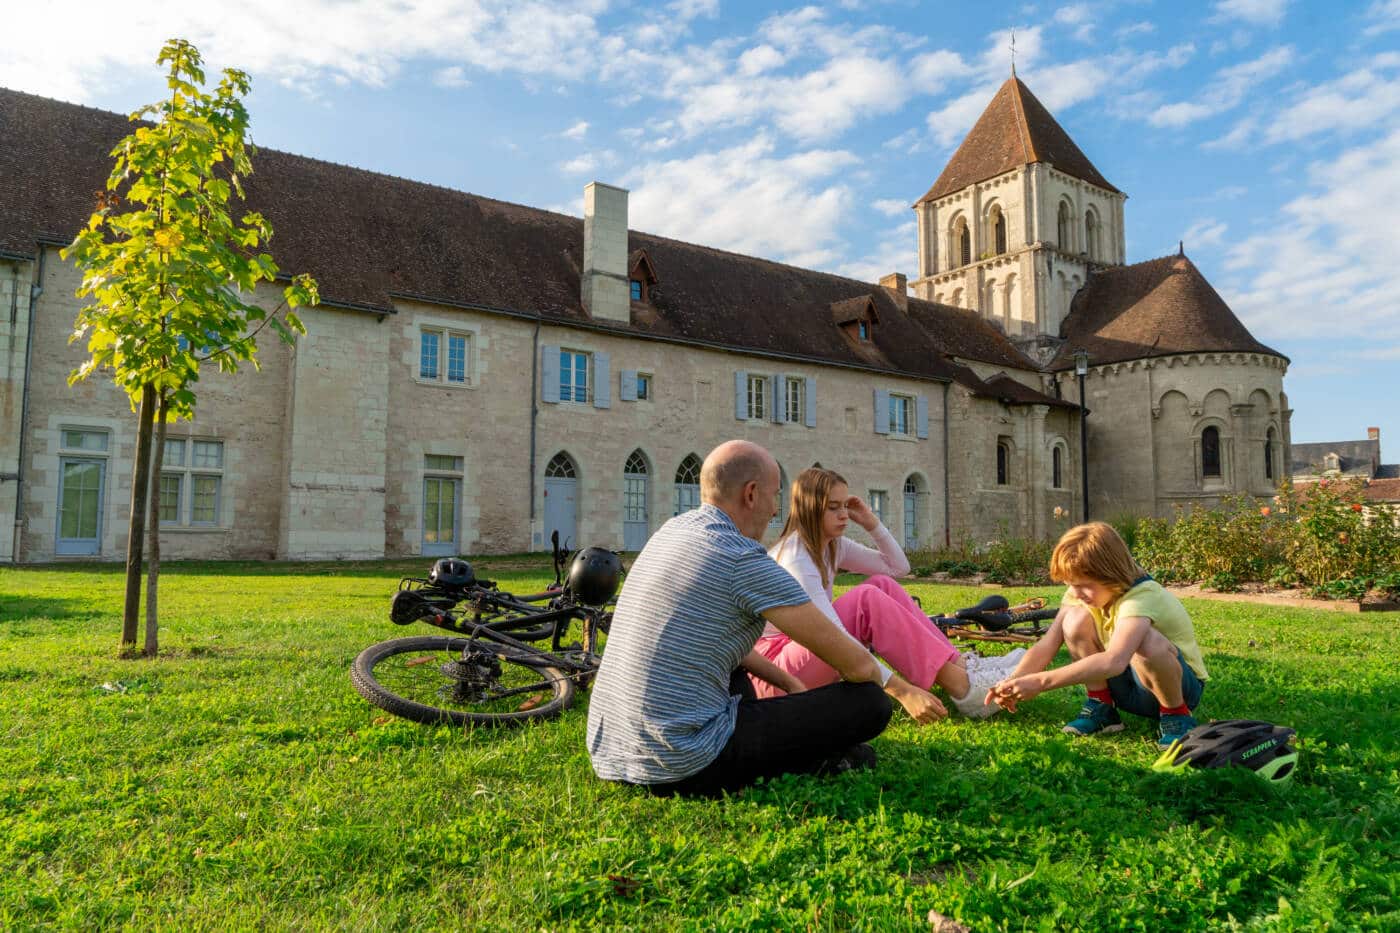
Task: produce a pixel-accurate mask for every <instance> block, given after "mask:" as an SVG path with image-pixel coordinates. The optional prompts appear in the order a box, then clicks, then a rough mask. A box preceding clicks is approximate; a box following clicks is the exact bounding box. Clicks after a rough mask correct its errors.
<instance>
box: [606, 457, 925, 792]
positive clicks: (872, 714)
mask: <svg viewBox="0 0 1400 933" xmlns="http://www.w3.org/2000/svg"><path fill="white" fill-rule="evenodd" d="M780 484H781V480H780V474H779V472H778V463H777V461H775V460H774V459H773V457H772V455H771V454H769V453H768V451H766V450H764V449H763V448H762V447H760V446H758V445H757V444H752V443H750V442H748V441H728V442H726V443H724V444H721V445H720V446H719V447H716V448H715V449H714V450H713V451H711V452H710V455H709V456H708V457H706V458H705V463H704V465H703V466H702V467H701V470H700V497H701V500H702V504H701V506H700V507H699V508H698V509H693V510H691V511H689V512H685V513H683V514H681V515H678V516H676V517H675V518H673V519H671V520H670V521H668V522H667V523H666V524H665V525H663V526H662V527H661V528H660V530H658V531H657V532H656V534H654V535H652V537H651V540H650V541H648V542H647V545H646V547H645V548H644V549H643V550H642V553H641V554H639V555H638V556H637V560H636V561H635V562H634V563H633V564H632V569H631V570H630V571H629V572H628V574H627V580H626V582H624V583H623V585H622V592H621V593H620V594H619V596H618V600H617V610H616V612H614V613H613V620H612V626H611V628H610V629H609V633H608V643H607V650H606V651H605V652H604V654H603V661H602V664H601V666H600V667H599V669H598V679H597V681H596V682H595V683H594V685H593V691H592V696H591V697H590V699H589V701H588V754H589V756H590V758H591V759H592V761H593V770H594V771H595V772H596V773H597V774H598V776H599V777H601V778H604V779H606V780H611V781H623V782H626V783H629V784H639V785H642V786H645V787H647V788H649V789H650V790H651V791H652V792H653V793H657V794H704V795H712V794H717V793H720V792H723V791H732V790H737V789H738V788H740V787H743V786H744V785H746V784H751V783H753V782H754V781H755V780H756V779H758V778H761V777H771V776H774V775H778V774H785V773H799V774H801V773H820V772H826V771H840V770H844V769H846V768H850V767H859V766H869V765H871V764H873V763H874V756H875V752H874V750H873V749H871V748H870V746H868V745H865V744H863V743H865V742H867V741H868V740H870V739H872V738H874V737H875V736H876V735H878V734H879V733H880V732H881V731H882V730H883V729H884V728H885V725H886V724H887V723H888V722H889V719H890V712H891V709H892V708H891V706H890V698H893V699H896V700H898V701H899V702H900V704H901V705H903V706H904V708H905V709H906V710H907V711H908V712H909V714H910V715H911V716H913V717H914V718H915V719H916V720H918V721H919V722H932V721H934V720H935V719H941V718H943V717H944V716H946V715H948V713H947V710H945V709H944V708H943V705H942V704H941V703H939V701H938V700H937V699H936V698H935V697H933V696H932V695H931V694H929V693H928V691H926V690H921V689H919V688H918V687H915V686H913V685H911V684H909V683H906V682H905V681H904V680H903V679H902V678H901V677H900V676H899V675H898V674H893V673H891V672H890V671H889V670H888V669H887V668H884V667H882V666H881V665H879V664H877V663H876V661H875V658H874V657H873V656H872V655H871V654H870V652H869V651H867V650H866V649H865V648H864V647H863V646H862V645H861V644H860V643H859V642H857V641H855V639H853V638H851V637H850V636H849V635H847V634H846V633H845V631H843V630H840V629H837V628H836V627H835V626H833V625H832V624H831V623H830V622H829V621H828V620H827V618H826V616H825V615H823V614H822V611H821V610H820V609H818V608H817V607H816V606H814V605H812V603H811V601H810V600H809V599H808V597H807V594H806V592H805V591H804V590H803V589H802V586H801V584H799V583H798V582H797V581H796V580H794V579H793V577H792V575H791V574H789V573H788V572H787V571H786V570H784V569H783V568H782V567H780V566H778V565H777V564H776V563H775V562H774V561H773V558H771V557H769V556H768V554H767V552H765V551H764V550H763V545H761V544H759V543H758V542H759V539H760V538H761V537H762V536H763V532H764V531H765V530H766V529H767V527H768V523H769V522H770V521H771V520H772V518H773V515H774V514H775V513H776V512H777V510H778V489H779V486H780ZM765 620H767V621H768V622H772V623H773V625H774V626H776V627H777V628H778V630H779V631H781V632H783V633H784V634H786V635H788V636H789V637H791V638H792V640H793V641H795V642H798V643H799V644H801V645H803V646H805V647H807V648H809V649H810V650H811V651H812V652H813V653H814V654H815V655H816V656H817V657H819V658H821V659H822V660H823V661H825V662H826V663H827V664H830V665H831V666H832V667H834V668H836V670H837V671H839V672H840V673H841V675H842V677H843V678H844V679H845V682H842V683H835V684H831V685H829V686H825V687H821V688H819V689H816V690H804V689H803V686H802V682H801V681H800V680H798V679H797V678H795V677H793V676H792V675H790V674H788V673H786V672H785V671H783V670H782V669H781V668H779V667H777V666H776V665H775V664H773V663H772V662H771V661H769V660H767V659H766V658H765V657H764V656H763V655H761V654H759V653H758V652H757V651H755V650H754V643H755V642H756V641H757V640H758V636H759V635H761V634H762V633H763V625H764V621H765ZM741 668H746V669H747V670H748V671H749V672H751V673H753V674H755V675H756V676H758V677H761V678H763V679H764V680H767V681H769V682H770V683H772V684H774V685H776V686H778V687H779V688H781V689H782V690H785V691H787V693H788V696H784V697H778V698H776V699H766V700H759V699H757V698H756V697H755V696H754V691H753V685H752V683H751V682H750V681H749V679H748V677H747V676H746V675H745V673H744V670H743V669H741ZM882 688H883V689H882Z"/></svg>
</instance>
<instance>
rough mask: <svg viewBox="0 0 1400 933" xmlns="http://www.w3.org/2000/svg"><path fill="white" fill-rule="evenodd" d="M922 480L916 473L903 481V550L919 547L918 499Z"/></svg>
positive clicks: (921, 490)
mask: <svg viewBox="0 0 1400 933" xmlns="http://www.w3.org/2000/svg"><path fill="white" fill-rule="evenodd" d="M923 485H924V484H923V478H922V477H920V476H919V475H918V474H917V473H911V474H910V475H909V478H908V479H906V480H905V481H904V546H905V548H909V549H912V548H916V547H918V546H919V535H920V531H921V529H920V528H919V511H920V509H919V497H920V496H921V495H922V494H923V491H924V489H923Z"/></svg>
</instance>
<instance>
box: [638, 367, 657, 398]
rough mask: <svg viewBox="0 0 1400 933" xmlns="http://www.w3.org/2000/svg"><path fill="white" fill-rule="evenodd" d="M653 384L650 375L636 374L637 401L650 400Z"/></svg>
mask: <svg viewBox="0 0 1400 933" xmlns="http://www.w3.org/2000/svg"><path fill="white" fill-rule="evenodd" d="M654 384H655V382H654V380H653V378H652V374H651V373H640V372H639V373H637V401H639V402H650V401H651V400H652V391H651V390H652V386H653V385H654Z"/></svg>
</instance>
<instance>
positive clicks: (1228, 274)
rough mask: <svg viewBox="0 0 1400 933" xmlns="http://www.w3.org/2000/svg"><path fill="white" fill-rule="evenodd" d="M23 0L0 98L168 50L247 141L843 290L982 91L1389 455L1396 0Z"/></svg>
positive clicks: (910, 260) (904, 213)
mask: <svg viewBox="0 0 1400 933" xmlns="http://www.w3.org/2000/svg"><path fill="white" fill-rule="evenodd" d="M109 9H110V5H109V4H106V3H102V4H98V3H92V2H88V0H82V2H64V3H58V2H47V0H38V2H30V3H26V4H22V5H18V6H17V7H15V8H14V9H11V10H9V11H7V13H6V22H7V25H8V26H10V27H11V28H10V30H9V34H10V35H11V36H12V37H23V41H11V42H7V43H5V44H4V45H3V46H0V85H3V86H6V87H11V88H17V89H19V90H24V91H29V92H32V93H38V94H44V95H47V96H50V97H56V98H59V99H62V100H69V101H75V102H79V103H84V104H88V105H91V106H95V107H101V108H104V109H110V110H118V111H130V110H133V109H135V108H136V107H138V106H139V105H141V104H143V103H146V102H148V101H152V100H155V99H157V98H159V97H160V96H161V93H162V90H163V88H162V85H161V81H160V75H159V72H158V70H157V69H156V68H155V66H154V59H155V54H156V52H157V51H158V49H159V46H160V44H161V42H162V40H163V39H165V38H167V37H168V36H174V35H179V36H183V37H185V38H188V39H190V40H191V41H193V42H195V44H196V45H198V46H199V47H200V49H201V50H202V51H203V52H204V54H205V57H206V60H207V63H208V64H209V65H211V66H212V67H211V73H212V70H213V69H214V68H218V67H223V66H226V65H234V66H237V67H240V68H243V69H244V70H246V71H248V72H250V73H251V74H252V75H253V79H254V92H253V95H252V97H251V99H250V101H249V106H250V109H251V110H252V114H253V135H254V139H255V141H256V142H257V143H259V144H260V145H263V146H267V147H271V148H276V149H283V150H287V151H291V152H296V153H301V154H304V155H310V156H315V157H318V158H322V159H327V160H330V161H334V162H341V163H346V164H350V165H356V166H359V167H362V168H367V169H372V170H375V171H381V172H386V173H389V174H393V175H400V176H404V177H407V178H413V179H417V180H421V181H428V182H433V183H435V184H440V185H445V186H448V187H452V188H457V189H461V190H465V191H471V192H474V193H477V194H482V195H486V196H489V197H494V198H500V199H502V200H507V201H514V202H517V203H521V204H528V205H533V206H537V207H546V208H552V209H556V210H563V211H568V212H570V213H575V214H577V213H579V212H580V210H581V199H582V189H583V186H584V184H586V183H587V182H588V181H590V180H593V179H597V180H600V181H606V182H610V183H613V184H619V185H622V186H624V187H627V188H629V189H630V190H631V192H632V197H631V220H632V226H633V227H634V228H635V229H641V230H646V231H649V232H653V233H659V234H663V235H669V236H674V237H678V238H681V239H686V240H690V241H693V242H698V243H704V244H707V245H711V246H717V247H722V248H726V249H731V250H736V251H739V252H744V253H750V254H753V255H759V256H765V257H769V258H773V259H778V260H782V261H786V262H791V263H795V264H797V265H803V266H808V267H812V268H818V269H825V270H830V271H834V272H840V273H843V274H847V275H853V276H856V277H858V278H862V279H867V280H872V281H873V280H874V279H875V278H876V277H878V276H879V275H882V274H884V273H888V272H892V271H901V272H905V273H906V274H909V275H910V276H911V277H913V275H914V274H915V273H916V271H917V267H916V261H915V233H914V221H913V213H912V211H910V210H909V205H911V204H912V203H913V202H914V201H915V200H917V199H918V198H919V197H920V196H921V195H922V194H923V193H924V192H925V191H926V190H927V189H928V187H929V186H930V185H931V184H932V183H933V181H934V179H935V178H936V177H937V175H938V173H939V171H941V169H942V167H943V165H944V164H945V163H946V161H947V159H948V157H949V156H950V155H951V154H952V151H953V149H954V148H956V146H957V144H958V142H959V141H960V140H961V139H962V136H963V135H964V134H965V133H966V131H967V130H968V129H969V128H970V127H971V125H972V123H973V121H974V120H975V119H976V118H977V116H978V114H979V113H980V112H981V111H982V109H983V108H984V107H985V106H986V104H987V102H988V101H989V100H990V99H991V96H992V94H993V92H994V91H995V90H996V88H997V87H998V86H999V85H1000V84H1001V82H1002V81H1004V80H1005V79H1006V77H1007V76H1008V74H1009V71H1010V64H1011V52H1010V42H1011V33H1012V30H1014V31H1015V36H1016V40H1015V41H1016V69H1017V73H1018V74H1019V75H1020V76H1021V78H1022V79H1023V80H1024V81H1025V82H1026V84H1027V85H1028V86H1029V87H1030V88H1031V90H1032V91H1033V92H1034V93H1035V94H1036V96H1038V97H1039V98H1040V99H1041V101H1042V102H1044V103H1045V104H1046V106H1048V107H1049V108H1050V110H1051V111H1052V112H1053V113H1054V114H1055V115H1056V117H1057V118H1058V119H1059V121H1060V122H1061V124H1062V125H1063V126H1064V127H1065V128H1066V129H1067V130H1068V131H1069V133H1070V135H1071V136H1073V138H1074V139H1075V140H1076V142H1078V144H1079V146H1080V148H1081V149H1083V150H1084V152H1085V153H1086V154H1087V155H1088V156H1089V158H1090V159H1091V160H1092V161H1093V162H1094V164H1095V165H1096V166H1097V167H1098V168H1099V170H1100V171H1101V172H1102V173H1103V175H1104V176H1105V177H1106V178H1107V179H1108V180H1109V181H1110V182H1112V183H1113V184H1114V185H1115V186H1116V187H1118V188H1119V189H1121V190H1123V191H1125V192H1127V194H1128V195H1129V200H1128V202H1127V206H1126V220H1127V237H1128V260H1129V261H1130V262H1136V261H1139V260H1143V259H1149V258H1152V257H1154V256H1160V255H1164V254H1166V253H1169V252H1174V251H1175V250H1176V247H1177V242H1178V241H1180V240H1184V241H1185V245H1186V251H1187V254H1188V255H1190V256H1191V257H1192V259H1193V260H1194V261H1195V262H1196V263H1197V265H1198V266H1199V267H1200V268H1201V269H1202V270H1203V271H1204V272H1205V274H1206V275H1207V277H1209V278H1210V280H1211V281H1212V283H1213V284H1214V285H1215V286H1216V288H1217V290H1219V291H1220V293H1221V294H1222V295H1223V296H1224V297H1225V299H1226V301H1228V302H1229V303H1230V305H1231V307H1232V308H1233V309H1234V310H1235V312H1236V313H1237V314H1238V315H1239V316H1240V317H1241V318H1242V319H1243V320H1244V321H1245V323H1246V324H1247V325H1248V326H1249V327H1250V329H1251V330H1252V331H1253V333H1254V335H1255V336H1256V337H1258V338H1259V339H1260V340H1262V341H1264V342H1265V343H1267V344H1269V345H1271V346H1273V347H1275V348H1277V349H1278V350H1280V351H1281V352H1283V353H1285V354H1286V355H1288V356H1289V357H1290V358H1291V359H1292V365H1291V367H1290V369H1289V373H1288V376H1287V378H1286V380H1285V389H1286V391H1287V392H1288V393H1289V397H1290V402H1291V404H1292V406H1293V408H1294V415H1293V439H1294V441H1296V442H1308V441H1322V440H1343V439H1354V438H1363V437H1365V431H1366V428H1367V427H1368V426H1377V427H1380V428H1381V431H1382V435H1381V440H1382V451H1383V453H1384V454H1385V459H1386V460H1387V461H1390V462H1396V461H1400V0H1362V2H1350V3H1349V2H1321V0H1212V2H1198V3H1192V2H1166V0H1159V2H1152V0H1103V2H1093V0H1088V2H1064V3H1029V4H1017V3H982V4H971V3H944V2H937V3H914V2H904V0H885V2H882V0H844V2H839V3H828V4H820V5H809V6H804V5H801V4H799V3H791V4H785V3H757V2H752V3H735V2H722V0H677V2H672V3H665V2H656V3H646V4H643V3H629V2H607V0H578V2H570V0H557V2H535V0H514V2H503V0H475V2H453V0H396V2H389V0H334V2H333V0H314V2H302V0H281V2H273V0H244V2H239V3H215V2H208V0H160V2H146V3H139V2H138V3H130V4H126V5H123V6H122V7H121V18H120V19H121V21H120V22H114V21H113V20H114V19H115V17H112V16H111V15H110V13H107V12H106V11H108V10H109Z"/></svg>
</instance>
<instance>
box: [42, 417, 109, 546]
mask: <svg viewBox="0 0 1400 933" xmlns="http://www.w3.org/2000/svg"><path fill="white" fill-rule="evenodd" d="M70 434H73V435H78V436H80V440H79V442H78V444H77V445H70V444H69V443H68V441H69V435H70ZM88 437H92V438H98V437H100V438H101V439H102V446H100V447H90V446H88V444H87V443H86V438H88ZM112 437H113V432H112V431H111V430H110V429H108V428H99V427H86V426H84V425H72V424H65V425H60V426H59V429H58V448H59V450H58V453H59V456H58V470H59V477H60V478H59V481H58V483H57V487H56V488H55V493H57V494H58V496H59V499H58V500H57V501H56V502H55V503H54V512H55V515H56V524H55V526H54V552H55V553H56V554H74V555H82V556H91V555H94V554H100V553H102V538H103V535H104V534H105V533H106V530H107V522H106V517H107V516H106V512H107V479H108V472H109V470H108V468H109V467H110V466H111V457H112ZM74 461H91V462H94V463H96V464H98V479H97V523H96V526H95V532H94V535H95V536H94V538H93V539H91V540H93V542H94V546H93V547H92V549H91V550H89V549H87V547H86V545H84V546H82V548H81V549H79V548H78V547H76V546H74V547H71V549H70V547H69V546H68V545H65V543H64V542H86V541H88V540H89V539H87V538H64V537H63V516H62V514H61V510H62V507H63V499H62V494H63V493H62V485H63V481H62V475H63V469H64V464H65V463H70V462H74Z"/></svg>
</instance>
